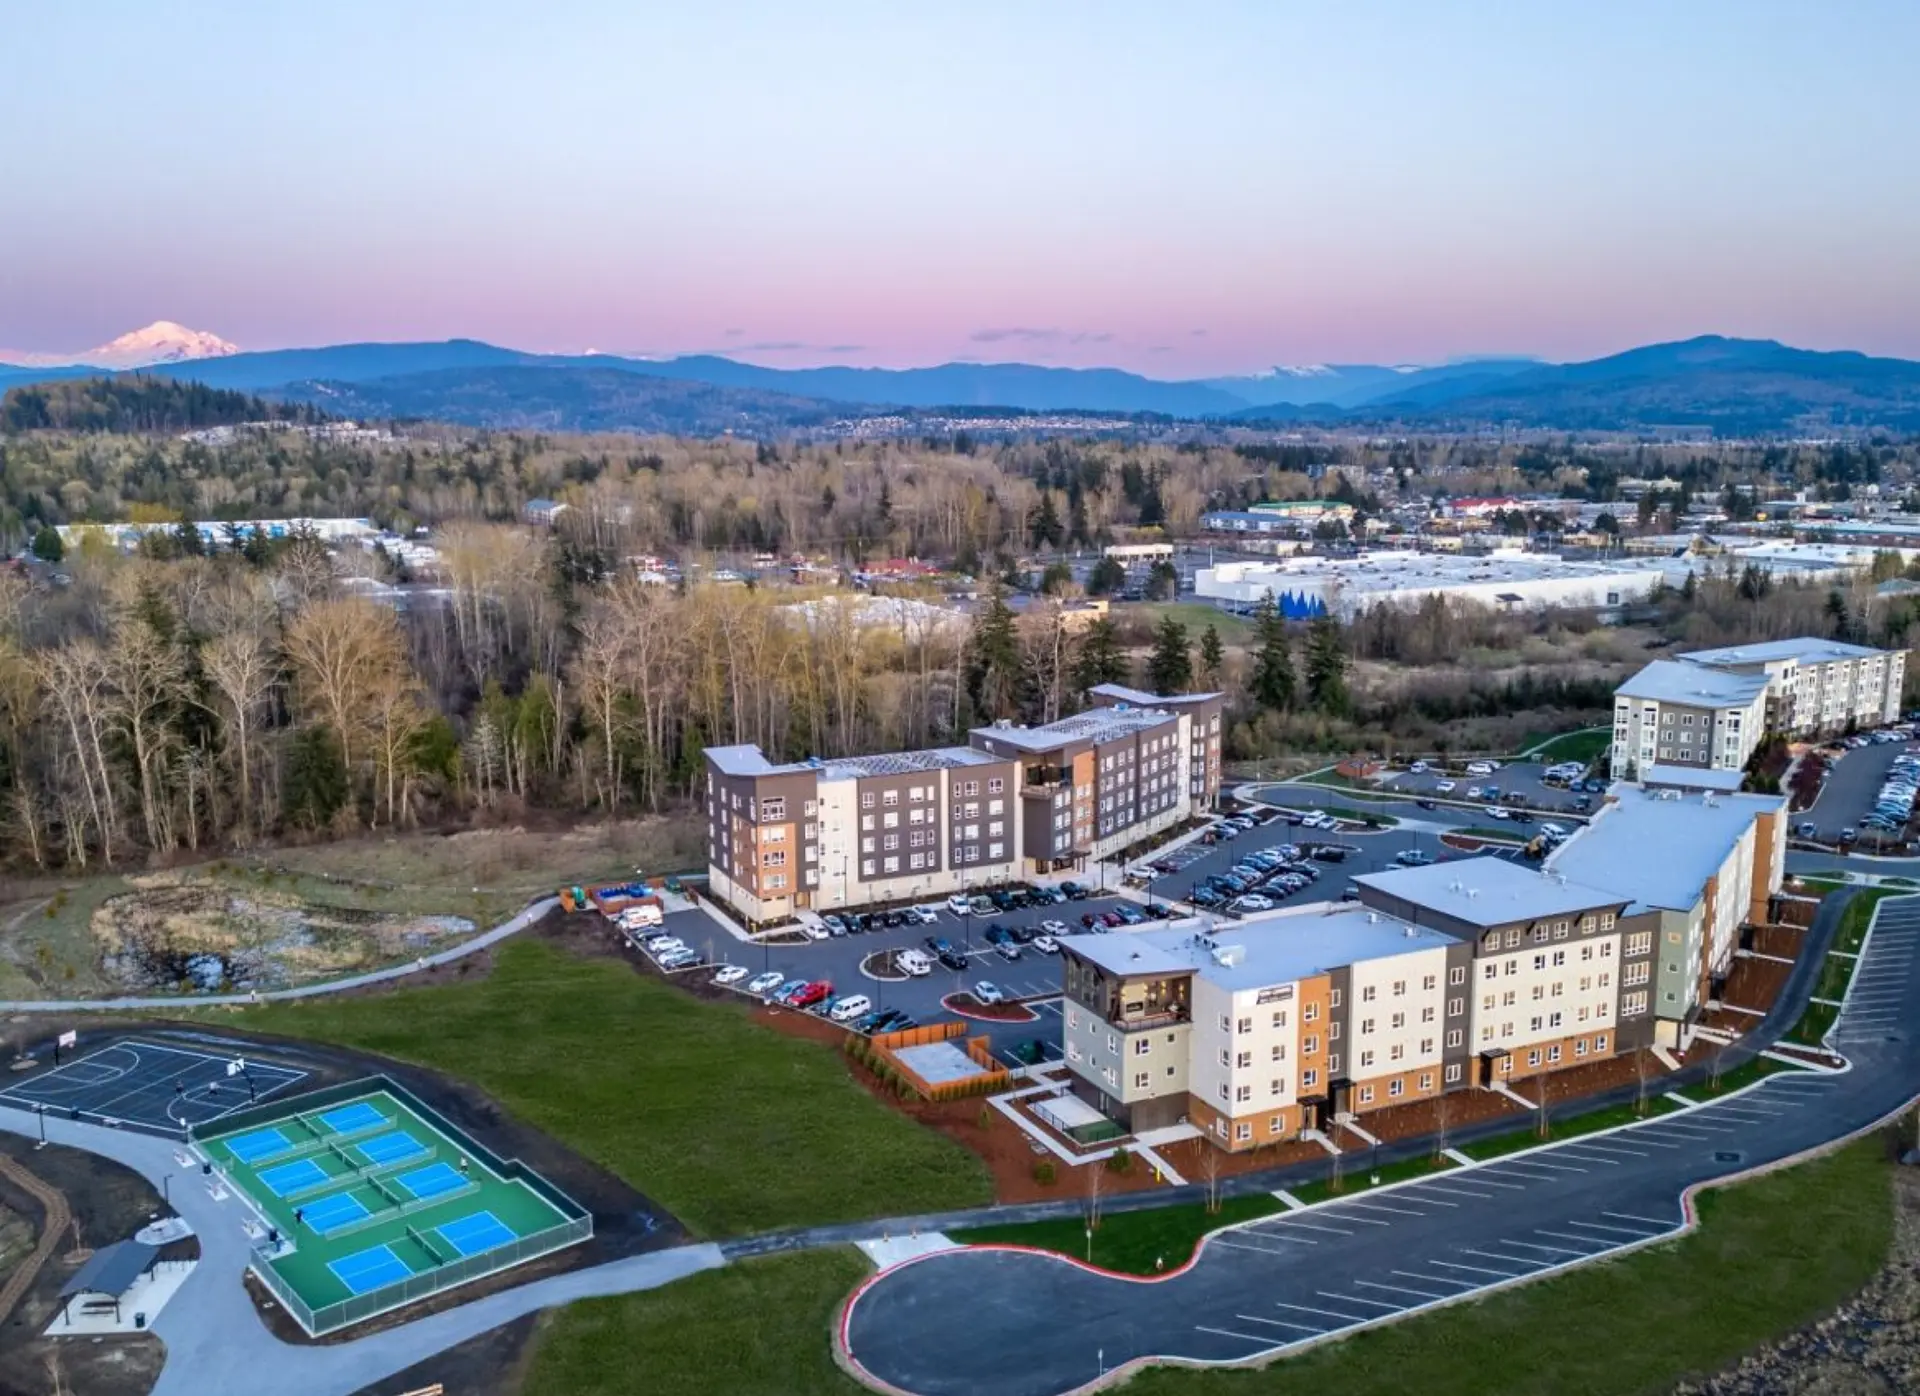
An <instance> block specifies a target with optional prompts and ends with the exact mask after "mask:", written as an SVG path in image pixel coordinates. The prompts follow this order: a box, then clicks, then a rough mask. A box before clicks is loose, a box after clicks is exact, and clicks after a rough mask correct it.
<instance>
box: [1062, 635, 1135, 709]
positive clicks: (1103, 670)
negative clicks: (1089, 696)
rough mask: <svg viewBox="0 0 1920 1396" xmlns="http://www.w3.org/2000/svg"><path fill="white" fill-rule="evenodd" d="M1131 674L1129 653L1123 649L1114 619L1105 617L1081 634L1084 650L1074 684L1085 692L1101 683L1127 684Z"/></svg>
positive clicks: (1076, 660)
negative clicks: (1128, 671) (1128, 670)
mask: <svg viewBox="0 0 1920 1396" xmlns="http://www.w3.org/2000/svg"><path fill="white" fill-rule="evenodd" d="M1128 677H1129V675H1128V673H1127V655H1126V651H1124V650H1122V649H1121V648H1120V632H1119V631H1117V630H1116V629H1114V625H1113V622H1112V621H1111V620H1108V619H1107V618H1106V617H1105V616H1102V617H1101V618H1100V619H1099V620H1096V621H1095V622H1094V623H1093V624H1092V625H1089V626H1088V627H1087V630H1086V633H1085V634H1084V635H1082V636H1081V637H1080V652H1079V653H1078V654H1077V655H1075V656H1074V661H1073V686H1074V688H1075V689H1077V690H1078V691H1079V692H1081V693H1082V694H1084V693H1085V692H1086V691H1087V690H1088V689H1090V688H1093V687H1094V686H1095V685H1097V684H1103V683H1125V682H1126V681H1127V679H1128Z"/></svg>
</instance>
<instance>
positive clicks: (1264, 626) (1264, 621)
mask: <svg viewBox="0 0 1920 1396" xmlns="http://www.w3.org/2000/svg"><path fill="white" fill-rule="evenodd" d="M1253 624H1254V632H1255V634H1257V635H1258V636H1259V639H1260V649H1259V652H1258V653H1257V654H1256V655H1255V656H1254V660H1253V681H1252V683H1251V684H1250V685H1249V687H1250V688H1251V689H1252V690H1253V701H1254V702H1256V703H1258V704H1259V705H1260V706H1261V707H1263V708H1271V709H1273V710H1274V711H1275V712H1284V711H1285V710H1286V709H1288V708H1291V707H1292V706H1293V703H1294V698H1295V697H1296V694H1295V685H1294V679H1293V651H1292V650H1291V649H1290V648H1289V646H1288V644H1287V623H1286V622H1285V621H1284V620H1282V619H1281V618H1280V612H1279V609H1278V608H1277V607H1275V606H1274V604H1273V594H1272V593H1271V592H1269V593H1268V594H1267V595H1265V596H1263V597H1261V598H1260V605H1259V607H1258V608H1257V609H1256V610H1255V611H1254V613H1253Z"/></svg>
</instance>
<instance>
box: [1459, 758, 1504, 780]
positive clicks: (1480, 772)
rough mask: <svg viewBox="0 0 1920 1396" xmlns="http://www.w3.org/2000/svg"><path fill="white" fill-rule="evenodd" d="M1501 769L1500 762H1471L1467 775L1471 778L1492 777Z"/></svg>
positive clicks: (1468, 764)
mask: <svg viewBox="0 0 1920 1396" xmlns="http://www.w3.org/2000/svg"><path fill="white" fill-rule="evenodd" d="M1499 769H1500V763H1499V762H1498V761H1469V762H1467V774H1468V775H1470V776H1490V775H1492V774H1493V773H1494V772H1495V771H1497V770H1499Z"/></svg>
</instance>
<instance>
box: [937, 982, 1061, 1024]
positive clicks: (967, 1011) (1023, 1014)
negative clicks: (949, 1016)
mask: <svg viewBox="0 0 1920 1396" xmlns="http://www.w3.org/2000/svg"><path fill="white" fill-rule="evenodd" d="M940 1006H941V1007H942V1008H944V1009H946V1010H947V1012H949V1013H958V1014H959V1015H960V1016H961V1017H962V1018H977V1019H979V1020H980V1021H981V1022H983V1023H1037V1022H1039V1021H1040V1015H1039V1014H1038V1013H1035V1012H1034V1011H1033V1010H1032V1009H1031V1008H1028V1007H1027V1006H1026V1005H1025V1004H1023V1003H982V1002H980V1000H979V999H977V998H975V997H974V996H973V994H972V993H971V992H970V991H968V990H962V991H961V992H960V993H957V994H948V995H947V996H946V997H945V998H943V999H941V1000H940Z"/></svg>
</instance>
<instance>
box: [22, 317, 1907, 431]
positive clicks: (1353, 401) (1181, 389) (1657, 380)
mask: <svg viewBox="0 0 1920 1396" xmlns="http://www.w3.org/2000/svg"><path fill="white" fill-rule="evenodd" d="M116 346H117V348H116ZM109 350H114V352H115V353H116V354H117V355H118V356H119V357H120V358H122V359H123V360H124V359H125V358H128V357H138V356H140V355H142V354H146V353H156V354H158V355H160V356H161V357H160V361H157V362H156V361H151V360H149V361H147V362H146V364H145V365H144V366H143V367H141V369H140V371H141V372H145V373H151V374H155V375H162V376H170V377H174V378H179V379H183V380H188V381H193V382H199V383H204V384H207V385H208V386H211V387H216V388H229V389H236V390H240V391H244V392H248V393H255V394H260V395H263V396H266V397H270V398H282V399H286V400H290V401H299V402H312V403H317V404H319V405H322V406H324V407H326V408H327V409H328V410H330V411H332V412H335V413H339V414H342V415H347V416H359V417H372V418H381V417H390V416H407V417H421V418H432V419H437V420H444V421H450V422H456V423H464V424H469V425H481V426H493V427H507V426H527V427H536V426H537V427H541V428H544V429H548V430H613V429H625V430H635V431H677V432H687V433H702V432H710V431H722V430H733V431H737V432H742V433H753V434H767V433H777V432H779V431H782V430H788V429H800V428H805V427H808V426H814V425H818V424H820V423H822V422H825V421H828V420H831V419H834V418H838V417H846V416H853V415H870V414H872V413H875V412H883V411H887V410H891V409H897V408H904V409H916V410H925V409H947V410H953V409H960V410H973V409H996V408H998V409H1012V410H1018V411H1029V412H1082V413H1095V414H1128V415H1134V414H1149V415H1159V416H1165V417H1169V418H1179V419H1186V420H1212V421H1219V422H1226V423H1241V424H1248V423H1263V422H1267V423H1307V422H1312V423H1324V424H1327V425H1347V424H1353V425H1358V424H1395V423H1398V424H1406V425H1410V426H1420V427H1428V428H1439V427H1445V426H1465V425H1471V424H1487V423H1502V424H1512V425H1516V426H1530V427H1551V428H1564V429H1569V430H1640V429H1647V428H1655V427H1693V428H1699V429H1705V430H1711V431H1714V432H1717V433H1720V434H1727V435H1732V434H1742V435H1744V434H1756V433H1769V432H1806V431H1827V430H1835V429H1862V428H1870V427H1884V428H1888V429H1892V430H1896V431H1914V430H1920V363H1915V362H1911V361H1908V360H1904V359H1882V358H1870V357H1868V356H1866V355H1864V354H1857V353H1851V352H1838V353H1829V352H1820V351H1814V350H1806V349H1793V348H1789V347H1787V346H1785V345H1782V344H1779V343H1776V342H1774V341H1772V340H1741V339H1725V338H1721V337H1718V336H1706V337H1702V338H1699V339H1691V340H1685V341H1682V342H1679V343H1674V344H1656V345H1649V346H1646V347H1644V348H1639V349H1632V350H1629V351H1627V352H1626V353H1623V354H1615V355H1611V356H1609V357H1606V358H1601V359H1594V360H1590V361H1587V362H1584V363H1573V364H1546V363H1542V362H1540V361H1538V360H1534V359H1523V358H1496V359H1479V360H1468V361H1464V362H1460V363H1451V364H1445V365H1441V366H1437V367H1431V368H1417V367H1405V366H1382V365H1372V364H1337V365H1313V366H1309V367H1304V368H1280V369H1274V370H1272V371H1271V372H1268V373H1265V374H1258V375H1251V376H1246V377H1228V378H1210V379H1199V380H1187V381H1165V380H1160V379H1153V378H1147V377H1144V376H1143V375H1140V374H1136V373H1129V372H1125V371H1123V370H1120V369H1071V368H1045V367H1039V366H1036V365H1033V364H1021V363H1008V364H971V363H950V364H941V365H938V366H937V367H932V368H914V369H878V368H844V367H828V368H802V369H780V368H763V367H761V366H759V365H757V364H747V363H741V362H738V361H737V360H733V359H727V358H722V357H719V356H715V355H693V356H687V357H682V358H675V359H659V360H654V359H635V358H623V357H620V356H617V355H611V354H573V355H568V354H533V353H526V352H523V351H521V350H517V349H505V348H501V347H499V346H496V345H492V344H484V343H481V342H479V341H477V340H467V339H456V340H446V341H439V342H433V343H418V344H342V345H334V346H330V347H327V348H317V349H276V350H268V351H265V352H241V351H236V350H234V348H233V346H232V345H229V344H227V343H226V341H224V340H221V339H219V338H218V337H217V336H212V335H205V334H203V333H201V332H198V331H191V330H186V329H184V328H182V327H180V326H176V325H172V324H169V323H167V322H161V323H160V324H158V325H155V326H151V327H149V328H148V330H145V331H138V332H136V334H135V335H133V336H126V337H123V339H122V340H118V341H115V342H114V345H109V346H102V349H101V350H100V351H97V353H98V355H100V356H103V357H102V360H101V361H103V362H104V361H105V358H104V356H106V355H107V351H109ZM99 371H100V369H99V367H98V366H95V365H93V364H74V365H44V364H32V363H29V364H0V391H4V390H5V389H6V388H7V387H9V386H11V385H15V384H21V383H30V382H36V381H47V380H53V379H60V378H72V377H79V376H85V375H89V374H96V373H98V372H99Z"/></svg>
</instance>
